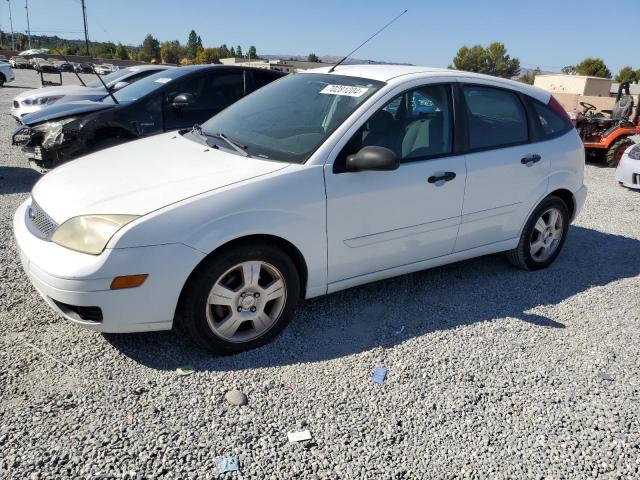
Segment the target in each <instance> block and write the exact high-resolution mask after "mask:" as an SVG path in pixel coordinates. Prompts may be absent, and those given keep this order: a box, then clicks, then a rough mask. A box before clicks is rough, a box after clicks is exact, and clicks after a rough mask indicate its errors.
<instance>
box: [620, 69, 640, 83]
mask: <svg viewBox="0 0 640 480" xmlns="http://www.w3.org/2000/svg"><path fill="white" fill-rule="evenodd" d="M638 72H639V70H634V69H633V68H631V67H630V66H626V67H623V68H621V69H620V71H619V72H618V74H617V75H616V78H615V79H614V80H615V81H616V82H620V83H622V82H637V81H638V80H639V79H640V78H639V77H638Z"/></svg>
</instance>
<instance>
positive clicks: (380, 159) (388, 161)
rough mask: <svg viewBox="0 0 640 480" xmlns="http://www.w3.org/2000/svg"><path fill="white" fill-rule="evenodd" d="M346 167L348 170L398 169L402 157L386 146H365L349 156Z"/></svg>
mask: <svg viewBox="0 0 640 480" xmlns="http://www.w3.org/2000/svg"><path fill="white" fill-rule="evenodd" d="M345 167H346V168H345V170H346V171H347V172H361V171H363V170H378V171H389V170H397V169H398V168H399V167H400V159H399V158H398V157H397V155H396V154H395V153H393V152H392V151H391V150H389V149H388V148H385V147H374V146H371V147H363V148H361V149H360V151H359V152H358V153H356V154H354V155H349V156H348V157H347V159H346V165H345Z"/></svg>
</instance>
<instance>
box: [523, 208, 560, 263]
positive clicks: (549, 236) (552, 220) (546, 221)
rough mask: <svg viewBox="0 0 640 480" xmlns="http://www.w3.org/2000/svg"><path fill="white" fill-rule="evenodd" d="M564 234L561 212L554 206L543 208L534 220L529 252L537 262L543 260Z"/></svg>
mask: <svg viewBox="0 0 640 480" xmlns="http://www.w3.org/2000/svg"><path fill="white" fill-rule="evenodd" d="M563 234H564V220H563V217H562V213H561V212H560V210H558V209H557V208H555V207H552V208H549V209H548V210H545V211H544V213H543V214H542V215H540V217H539V218H538V220H537V221H536V223H535V225H534V227H533V232H532V233H531V240H530V243H529V253H530V254H531V257H532V258H533V259H534V260H535V261H537V262H544V261H545V260H547V259H548V258H549V257H550V256H551V255H553V253H554V252H555V251H556V250H557V249H558V245H560V242H561V241H562V236H563Z"/></svg>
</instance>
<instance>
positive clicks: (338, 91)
mask: <svg viewBox="0 0 640 480" xmlns="http://www.w3.org/2000/svg"><path fill="white" fill-rule="evenodd" d="M367 90H369V89H368V88H366V87H350V86H349V85H327V86H326V87H324V88H323V89H322V90H320V93H324V94H325V95H345V96H347V97H361V96H362V95H364V94H365V93H366V92H367Z"/></svg>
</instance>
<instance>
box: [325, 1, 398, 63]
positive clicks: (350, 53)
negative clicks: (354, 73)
mask: <svg viewBox="0 0 640 480" xmlns="http://www.w3.org/2000/svg"><path fill="white" fill-rule="evenodd" d="M408 11H409V10H406V9H405V10H404V11H403V12H402V13H401V14H400V15H398V16H397V17H395V18H394V19H393V20H391V21H390V22H389V23H387V24H386V25H385V26H384V27H382V28H381V29H380V30H378V31H377V32H376V33H374V34H373V35H371V36H370V37H369V38H367V39H366V40H365V41H364V42H362V43H361V44H360V45H358V46H357V47H356V48H355V49H354V50H353V51H351V52H349V53H348V54H347V56H346V57H344V58H343V59H342V60H340V61H339V62H338V63H336V64H335V65H334V66H333V67H331V68H330V69H329V71H328V72H327V73H331V72H333V71H334V70H335V69H336V67H337V66H338V65H340V64H341V63H342V62H344V61H345V60H346V59H347V58H349V57H350V56H351V55H353V54H354V53H355V52H356V51H358V50H360V47H362V46H363V45H364V44H365V43H367V42H368V41H369V40H371V39H372V38H373V37H375V36H376V35H378V34H379V33H380V32H381V31H383V30H384V29H385V28H387V27H388V26H389V25H391V24H392V23H393V22H395V21H396V20H397V19H399V18H400V17H401V16H402V15H404V14H405V13H407V12H408Z"/></svg>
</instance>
